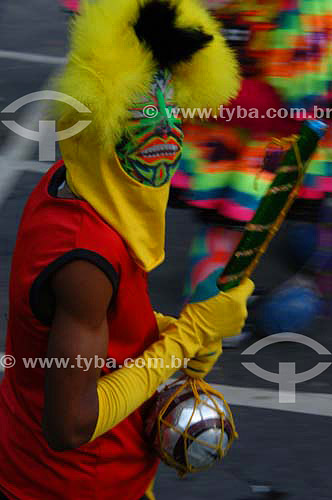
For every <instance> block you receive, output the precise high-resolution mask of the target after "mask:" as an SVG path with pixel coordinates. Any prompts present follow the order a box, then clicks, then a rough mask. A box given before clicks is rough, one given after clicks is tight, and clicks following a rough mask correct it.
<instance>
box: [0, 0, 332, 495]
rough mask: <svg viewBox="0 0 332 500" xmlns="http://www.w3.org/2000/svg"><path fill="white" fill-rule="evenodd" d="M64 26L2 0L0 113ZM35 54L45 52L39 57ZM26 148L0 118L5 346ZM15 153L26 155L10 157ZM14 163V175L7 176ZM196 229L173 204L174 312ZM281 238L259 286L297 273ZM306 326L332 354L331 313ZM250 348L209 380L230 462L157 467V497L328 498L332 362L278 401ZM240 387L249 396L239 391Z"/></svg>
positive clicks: (13, 0) (36, 5)
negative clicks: (221, 403) (259, 492)
mask: <svg viewBox="0 0 332 500" xmlns="http://www.w3.org/2000/svg"><path fill="white" fill-rule="evenodd" d="M66 33H67V19H66V16H65V14H64V13H63V12H61V11H60V10H59V8H58V5H57V2H56V1H53V0H31V1H30V2H26V0H2V3H1V5H0V68H1V70H0V111H1V110H2V109H4V108H5V107H6V106H8V105H9V104H10V103H11V102H13V101H15V100H16V99H18V98H20V97H23V96H24V95H27V94H29V93H31V92H36V91H38V90H41V89H42V88H44V89H45V88H46V89H47V88H48V87H47V85H48V83H47V82H48V79H49V77H50V76H52V74H54V72H55V71H58V69H59V67H60V65H59V64H56V59H54V60H53V59H50V58H64V57H65V54H66V50H67V41H66V40H67V35H66ZM36 55H42V56H43V57H44V59H43V58H40V59H39V60H38V61H36V57H33V56H36ZM34 113H35V110H33V109H32V108H31V112H29V106H26V109H24V110H23V109H22V110H20V111H18V112H17V113H16V114H15V115H14V116H13V115H11V117H10V119H16V120H17V121H18V122H19V123H21V124H24V125H26V126H28V125H29V124H31V123H32V122H34V119H33V116H34ZM4 119H9V118H8V114H0V121H1V120H4ZM22 120H23V121H22ZM33 126H35V125H33ZM26 146H27V144H26V143H23V147H22V142H20V141H18V140H17V138H16V137H15V136H14V134H13V133H11V132H9V131H8V129H7V128H6V127H5V126H4V125H2V124H1V123H0V350H1V351H3V350H4V345H5V330H6V318H7V307H8V299H7V294H8V276H9V270H10V261H11V254H12V251H13V247H14V244H15V235H16V231H17V226H18V223H19V220H20V216H21V213H22V210H23V207H24V203H25V201H26V199H27V197H28V195H29V193H30V192H31V190H32V189H33V187H34V186H35V185H36V183H37V182H38V180H39V179H40V177H41V175H42V173H41V172H40V170H43V169H45V170H46V169H47V168H48V165H47V164H41V165H40V164H39V165H38V162H37V157H38V154H37V153H38V152H37V147H36V145H35V144H33V145H30V146H29V147H26ZM20 148H21V149H20ZM20 151H21V155H20V154H19V153H20ZM15 155H17V156H18V157H20V159H19V160H15V161H13V160H12V159H9V158H10V157H15ZM17 168H19V171H18V173H17V174H16V177H11V172H12V171H14V170H15V169H17ZM11 169H13V170H11ZM8 179H10V180H8ZM197 228H198V223H197V222H196V221H195V219H194V217H193V214H192V213H191V212H190V211H189V210H175V209H169V210H168V214H167V248H166V256H167V257H166V260H165V262H164V263H163V264H162V265H161V266H160V267H159V268H158V269H157V270H155V271H154V272H153V273H151V276H150V290H151V298H152V302H153V304H154V306H155V308H156V309H157V310H160V311H161V312H164V313H168V314H177V313H178V312H179V310H180V309H181V304H182V302H181V301H182V299H181V297H182V286H183V281H184V277H185V274H186V270H187V252H188V248H189V246H190V242H191V239H192V238H193V235H194V234H195V231H196V230H197ZM284 240H285V227H284V228H283V230H282V231H281V232H280V234H279V235H278V236H277V237H276V239H275V240H274V242H273V244H272V245H271V247H270V249H269V251H268V252H267V254H266V255H265V257H264V258H263V260H262V262H261V264H260V266H259V268H258V269H257V271H256V273H255V275H254V281H255V283H256V285H257V286H258V287H265V288H272V287H273V286H275V285H277V284H279V283H281V282H283V281H284V280H286V279H287V278H288V277H290V276H291V275H292V274H293V273H294V272H295V271H296V268H295V267H294V266H292V265H291V263H290V261H289V259H288V253H287V248H286V246H285V241H284ZM301 333H303V334H304V335H307V336H308V337H309V338H312V339H315V340H317V341H318V342H320V343H321V344H322V345H323V346H325V347H326V348H327V349H329V351H331V352H332V327H331V319H329V318H317V321H316V322H315V324H314V325H311V326H310V327H309V328H308V329H306V330H304V331H303V332H301ZM255 340H256V339H254V340H251V341H249V342H248V344H247V345H249V344H250V343H253V342H254V341H255ZM245 347H246V346H243V347H241V348H238V349H233V350H225V352H224V353H223V356H222V357H221V358H220V360H219V362H218V364H217V366H216V367H215V369H214V370H213V372H212V373H211V374H210V375H209V378H208V380H209V381H210V382H211V383H214V384H223V385H225V386H227V388H228V389H227V391H228V392H227V394H229V395H230V396H229V397H230V400H231V406H232V409H233V413H234V417H235V420H236V423H237V427H238V431H239V434H240V439H239V440H238V441H237V442H236V443H235V445H234V447H233V449H232V450H231V452H230V454H229V456H228V457H227V459H226V460H225V462H224V464H222V465H219V466H216V467H215V468H213V469H212V470H210V471H209V472H208V473H200V474H197V475H194V476H189V477H187V478H185V479H179V478H177V476H176V473H175V472H174V471H173V470H172V469H169V468H168V467H166V466H161V468H160V471H159V475H158V480H157V484H156V494H157V499H158V500H166V499H169V498H170V497H171V496H173V497H174V498H177V499H181V500H189V499H192V500H196V499H197V500H198V499H207V498H211V499H212V498H218V499H223V500H241V499H245V498H248V499H250V498H258V497H255V496H253V494H252V493H251V490H250V487H249V484H250V483H251V482H252V483H254V482H257V483H262V484H270V485H272V486H273V487H275V488H277V489H280V490H282V491H285V492H288V493H289V495H290V498H293V499H295V500H323V499H324V500H326V499H330V498H332V493H331V491H332V479H331V474H330V465H331V445H332V438H331V436H330V429H331V423H332V420H331V418H332V367H330V368H329V369H328V370H326V371H325V372H324V373H323V374H321V375H319V376H318V377H316V378H314V379H312V380H310V381H307V382H304V383H302V384H299V385H298V386H297V390H298V392H299V394H300V396H301V397H302V399H301V404H300V403H299V404H294V405H287V406H285V405H283V404H281V403H280V404H278V401H277V387H276V384H274V383H272V382H268V381H265V380H262V379H260V378H258V377H257V376H255V375H254V374H252V373H250V372H249V371H248V370H247V369H246V368H245V367H244V366H243V365H242V362H243V360H244V359H243V356H242V354H241V353H242V352H243V350H244V349H245ZM247 360H248V359H247V358H246V361H247ZM250 360H251V361H253V360H254V361H255V362H256V363H257V364H258V365H259V366H261V367H262V368H264V369H266V370H269V371H271V372H275V373H276V372H278V369H279V363H286V362H295V363H296V369H297V372H302V371H306V370H309V369H310V368H312V367H313V366H315V365H316V364H317V363H318V361H325V362H328V361H330V362H331V357H329V356H318V354H317V353H315V352H314V351H313V350H312V349H310V348H309V347H307V346H303V345H299V344H295V343H290V342H287V343H285V342H283V343H279V344H276V345H273V346H270V347H267V348H265V349H263V350H262V351H260V352H259V353H257V354H256V355H255V356H253V357H251V358H250ZM240 389H243V391H242V392H241V394H244V396H241V397H240V396H239V395H238V394H239V390H240ZM245 394H248V397H247V398H246V396H245ZM249 394H250V397H249ZM229 397H228V399H229ZM299 399H300V398H299ZM110 498H111V497H110ZM259 498H263V497H259ZM46 500H47V499H46ZM73 500H74V499H73ZM75 500H76V499H75Z"/></svg>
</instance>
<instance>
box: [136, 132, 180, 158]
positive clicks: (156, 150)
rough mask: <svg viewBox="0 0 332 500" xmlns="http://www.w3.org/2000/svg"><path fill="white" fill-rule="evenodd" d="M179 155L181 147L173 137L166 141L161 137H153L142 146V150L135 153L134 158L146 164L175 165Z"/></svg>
mask: <svg viewBox="0 0 332 500" xmlns="http://www.w3.org/2000/svg"><path fill="white" fill-rule="evenodd" d="M180 153H181V146H180V144H179V143H178V142H177V141H176V139H175V138H174V137H168V138H167V140H164V139H162V138H161V137H154V138H152V139H150V140H149V141H148V142H147V143H146V144H144V148H142V149H139V150H138V151H137V152H135V156H136V158H138V159H139V160H140V161H142V162H144V163H146V164H154V163H159V162H161V161H163V162H167V163H175V161H176V160H177V158H178V157H179V156H180Z"/></svg>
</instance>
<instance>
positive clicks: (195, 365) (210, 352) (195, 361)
mask: <svg viewBox="0 0 332 500" xmlns="http://www.w3.org/2000/svg"><path fill="white" fill-rule="evenodd" d="M221 352H222V347H221V341H219V342H216V343H215V344H211V345H210V346H209V347H202V349H200V350H199V352H198V353H197V354H196V356H195V357H194V358H191V360H190V361H189V363H188V364H187V367H186V368H184V372H185V374H186V375H187V376H188V377H192V378H204V377H205V376H206V375H207V374H208V373H209V372H210V371H211V370H212V368H213V367H214V365H215V363H216V362H217V360H218V358H219V356H220V355H221Z"/></svg>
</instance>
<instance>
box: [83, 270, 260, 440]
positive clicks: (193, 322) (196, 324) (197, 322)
mask: <svg viewBox="0 0 332 500" xmlns="http://www.w3.org/2000/svg"><path fill="white" fill-rule="evenodd" d="M252 291H253V284H252V282H251V281H249V280H247V281H246V282H245V283H244V284H243V285H240V286H239V287H237V288H236V289H233V290H231V292H228V293H219V294H218V295H217V296H216V297H214V298H212V299H209V300H207V301H204V302H200V303H196V304H190V305H188V306H186V307H185V308H184V310H183V311H182V313H181V315H180V318H179V319H178V320H176V319H175V318H171V319H170V317H168V319H167V317H166V319H165V317H164V318H163V319H162V318H161V317H160V318H159V322H160V325H161V324H163V326H164V328H165V329H164V330H163V331H162V332H161V334H160V339H159V340H158V341H157V342H155V343H154V344H152V345H151V346H150V347H149V348H148V349H146V350H145V351H144V353H143V354H142V356H140V357H139V358H138V359H137V360H133V361H132V362H131V366H130V367H124V368H121V369H120V370H117V371H115V372H114V373H111V374H110V375H105V376H104V377H101V378H100V379H99V380H98V384H97V394H98V400H99V414H98V419H97V424H96V428H95V431H94V433H93V436H92V438H91V441H92V440H94V439H96V438H97V437H98V436H100V435H102V434H104V433H105V432H107V431H109V430H110V429H112V428H113V427H114V426H116V425H117V424H118V423H119V422H121V421H122V420H123V419H125V418H126V417H127V416H128V415H130V414H131V413H132V412H133V411H134V410H136V409H137V408H138V407H139V406H141V405H142V404H143V403H144V402H145V401H146V400H147V399H149V398H150V397H151V396H152V395H153V394H154V392H155V391H156V389H157V388H158V387H159V385H160V384H162V383H163V382H165V381H166V380H167V379H168V378H169V377H170V376H172V375H173V374H174V373H175V372H176V371H177V370H179V369H180V368H183V366H184V365H185V364H186V363H187V362H188V361H189V360H190V359H192V358H194V357H195V356H196V354H197V352H198V351H199V350H200V349H201V348H203V347H204V346H205V345H206V346H208V345H210V344H213V343H216V342H217V341H218V340H219V341H220V338H221V337H222V336H225V335H226V333H227V334H228V335H232V334H235V333H237V332H238V331H239V330H241V327H242V323H244V321H245V317H246V305H245V304H246V299H247V297H248V296H249V295H250V294H251V293H252ZM232 315H234V318H233V319H232V318H230V317H229V316H232ZM233 330H236V331H233ZM175 360H176V361H177V363H176V366H175V363H174V361H175ZM178 360H180V363H178Z"/></svg>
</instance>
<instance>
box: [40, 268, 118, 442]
mask: <svg viewBox="0 0 332 500" xmlns="http://www.w3.org/2000/svg"><path fill="white" fill-rule="evenodd" d="M52 287H53V291H54V293H55V297H56V312H55V317H54V320H53V323H52V326H51V330H50V335H49V344H48V357H49V358H58V359H60V358H64V359H70V361H69V366H68V367H67V368H57V367H56V365H55V364H54V363H53V365H52V367H51V368H48V369H47V371H46V384H45V406H44V415H43V432H44V436H45V438H46V440H47V442H48V444H49V446H50V447H51V448H53V449H54V450H57V451H64V450H67V449H73V448H77V447H79V446H81V445H83V444H85V443H87V442H88V441H89V439H90V438H91V436H92V434H93V432H94V430H95V427H96V422H97V419H98V396H97V380H98V378H99V376H100V369H98V368H96V367H95V363H94V357H95V356H98V357H101V358H105V357H106V353H107V345H108V325H107V310H108V308H109V304H110V301H111V298H112V292H113V290H112V285H111V283H110V281H109V280H108V278H107V277H106V275H105V274H104V273H103V272H102V271H101V270H99V269H98V268H97V267H96V266H94V265H93V264H90V263H89V262H86V261H74V262H72V263H70V264H68V265H66V266H65V267H64V268H62V269H61V270H60V271H59V272H58V273H56V275H55V276H54V278H53V282H52ZM78 355H80V356H81V358H84V359H86V360H87V363H90V365H87V364H85V362H81V368H79V367H78V366H77V356H78ZM91 360H92V361H91ZM71 366H73V368H72V367H71ZM88 366H89V368H88Z"/></svg>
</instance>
